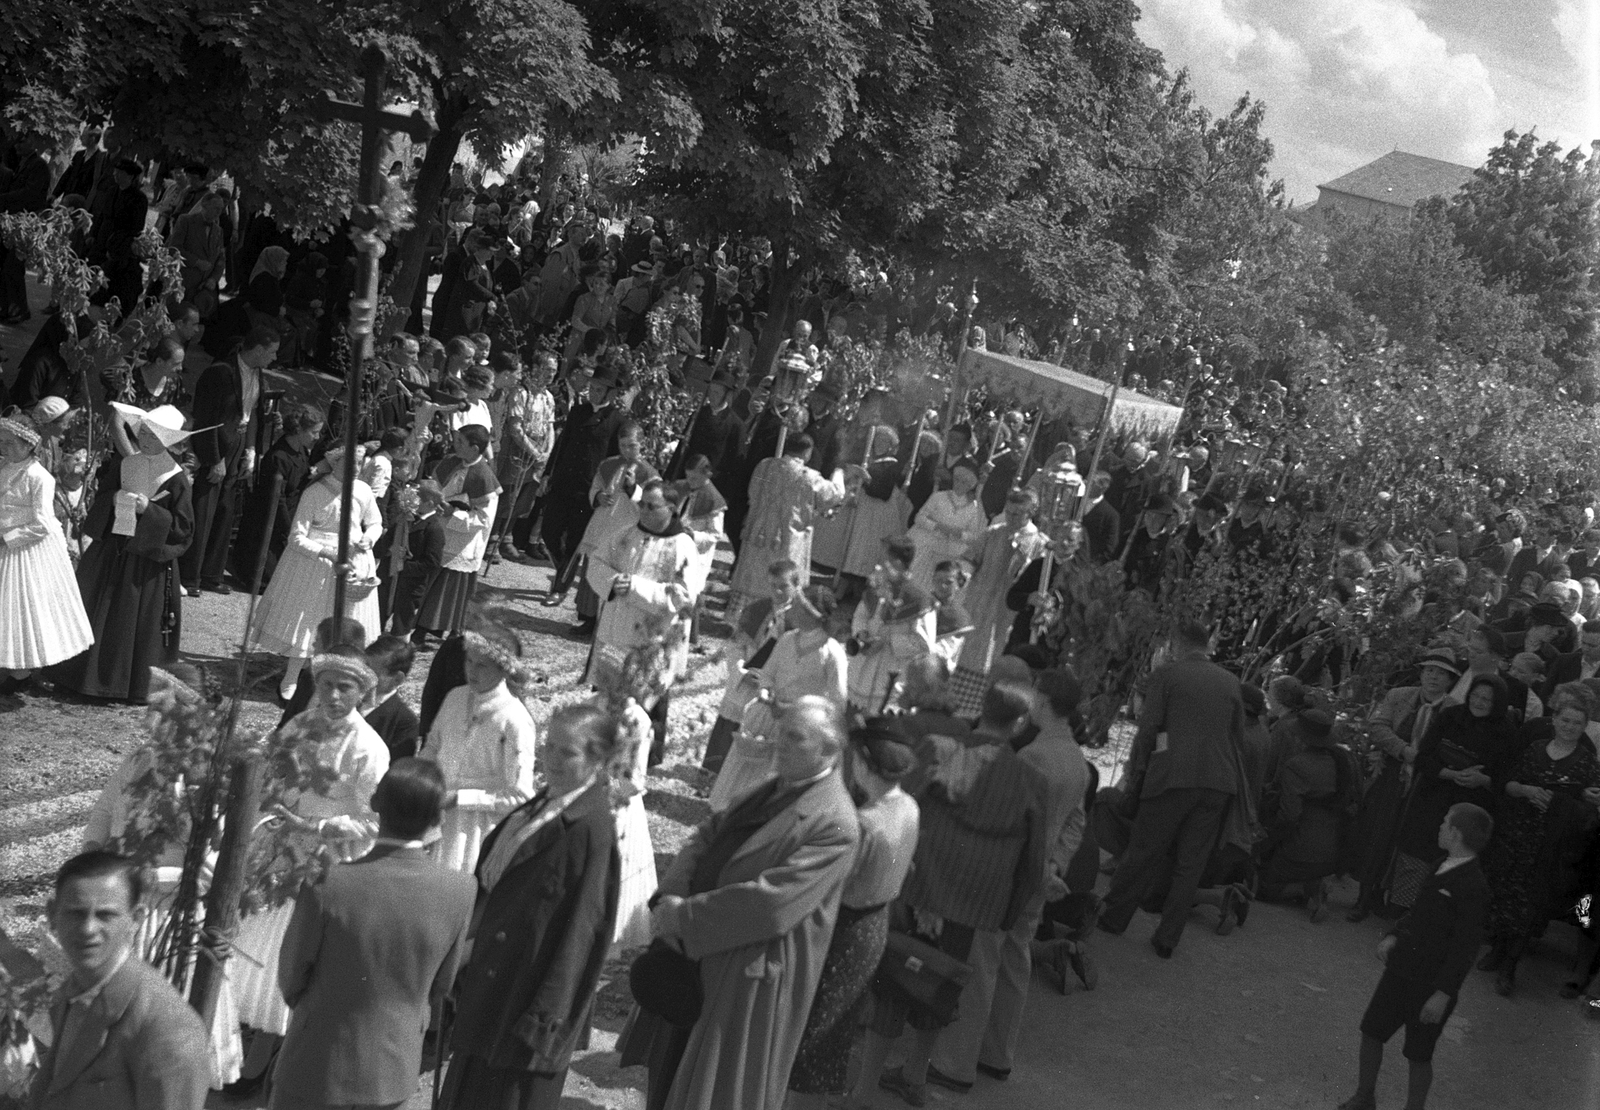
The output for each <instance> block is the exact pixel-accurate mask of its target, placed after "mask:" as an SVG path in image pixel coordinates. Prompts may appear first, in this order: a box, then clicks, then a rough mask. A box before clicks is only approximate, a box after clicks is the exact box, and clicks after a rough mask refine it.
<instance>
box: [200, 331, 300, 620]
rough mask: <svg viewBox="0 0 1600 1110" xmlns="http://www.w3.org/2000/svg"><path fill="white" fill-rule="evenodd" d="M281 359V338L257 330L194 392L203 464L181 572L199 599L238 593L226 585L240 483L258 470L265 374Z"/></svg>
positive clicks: (202, 377)
mask: <svg viewBox="0 0 1600 1110" xmlns="http://www.w3.org/2000/svg"><path fill="white" fill-rule="evenodd" d="M277 357H278V333H277V332H276V331H273V330H272V329H270V328H256V329H254V330H253V331H251V332H250V334H249V335H247V336H245V338H244V341H243V342H242V343H240V344H239V349H238V350H237V351H235V352H234V353H233V355H231V356H230V357H228V358H225V359H221V360H219V361H217V362H214V363H212V364H211V365H210V366H208V367H206V369H205V372H204V373H203V374H201V375H200V380H199V382H198V383H196V385H195V388H194V425H195V427H196V428H198V429H200V430H199V431H197V432H195V433H194V435H192V436H191V437H190V438H189V442H190V444H192V445H193V447H194V455H195V459H196V461H197V462H198V463H199V467H198V469H197V470H196V471H195V475H194V542H193V543H191V544H190V545H189V550H188V551H187V552H185V553H184V556H183V562H182V564H181V565H180V567H179V569H180V570H181V571H182V574H183V585H184V590H185V591H186V592H187V593H188V595H189V596H190V597H198V596H200V587H201V586H202V585H204V586H205V588H206V589H209V590H211V591H213V592H214V593H222V594H229V593H232V592H233V590H232V588H231V587H229V586H228V585H226V584H225V583H224V582H223V581H222V576H223V574H224V573H225V572H226V571H227V568H228V549H229V546H230V544H231V542H232V536H233V517H234V510H235V502H236V500H237V489H238V483H239V480H240V479H241V478H249V477H250V475H251V474H253V473H254V472H255V468H256V425H257V421H256V410H257V407H258V403H259V401H260V399H261V371H263V370H265V369H266V368H267V367H268V366H271V365H272V362H273V360H274V359H276V358H277Z"/></svg>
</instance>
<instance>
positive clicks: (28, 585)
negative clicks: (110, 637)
mask: <svg viewBox="0 0 1600 1110" xmlns="http://www.w3.org/2000/svg"><path fill="white" fill-rule="evenodd" d="M93 646H94V629H93V628H92V627H91V626H90V624H89V615H88V614H87V613H85V612H84V610H83V597H82V595H81V594H79V592H78V580H77V579H76V578H74V577H73V575H72V559H71V557H70V556H68V555H67V541H66V540H64V539H62V538H61V533H60V532H56V531H50V532H47V533H45V536H44V538H43V539H39V540H35V541H33V542H32V543H29V544H24V545H21V546H19V547H12V546H11V545H10V544H7V545H5V546H4V547H0V670H11V671H31V670H37V669H38V668H40V667H48V666H50V665H51V664H52V663H60V662H63V661H64V660H67V659H71V658H72V657H73V656H74V655H81V654H83V653H84V652H86V651H88V650H89V649H90V648H91V647H93Z"/></svg>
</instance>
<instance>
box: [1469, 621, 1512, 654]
mask: <svg viewBox="0 0 1600 1110" xmlns="http://www.w3.org/2000/svg"><path fill="white" fill-rule="evenodd" d="M1472 631H1473V632H1475V633H1476V634H1478V635H1480V636H1482V637H1483V644H1484V646H1485V647H1487V648H1488V649H1489V651H1490V652H1492V653H1493V654H1494V655H1496V656H1497V657H1499V658H1501V659H1504V658H1505V657H1506V655H1507V654H1508V653H1509V649H1508V648H1507V647H1506V637H1505V633H1503V632H1501V631H1500V630H1499V629H1498V628H1495V627H1493V626H1491V625H1487V624H1480V625H1479V626H1478V627H1477V628H1474V629H1473V630H1472Z"/></svg>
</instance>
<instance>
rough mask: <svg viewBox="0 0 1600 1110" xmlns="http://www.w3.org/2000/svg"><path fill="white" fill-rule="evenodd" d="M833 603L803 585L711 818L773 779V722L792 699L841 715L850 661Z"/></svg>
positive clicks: (715, 795)
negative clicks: (817, 702)
mask: <svg viewBox="0 0 1600 1110" xmlns="http://www.w3.org/2000/svg"><path fill="white" fill-rule="evenodd" d="M837 605H838V602H837V601H836V600H835V599H834V595H833V591H832V590H831V589H829V588H828V587H827V586H807V587H806V588H805V589H804V590H802V591H801V593H800V599H799V600H798V601H797V602H796V604H795V605H794V606H793V607H792V608H791V610H790V615H789V623H790V624H791V625H792V626H793V627H792V629H791V630H790V631H788V632H785V633H784V634H783V635H782V636H781V637H779V639H778V644H777V646H776V647H774V648H773V649H772V654H771V655H770V656H768V658H767V661H766V663H764V664H763V665H762V667H761V671H760V681H761V693H760V694H759V695H758V696H757V697H756V698H755V699H754V700H753V701H751V702H750V704H749V705H748V706H747V707H746V708H745V711H744V719H743V723H742V724H741V725H740V727H739V735H738V736H737V737H736V738H735V739H734V741H733V747H732V748H731V749H730V750H729V751H728V758H727V760H726V761H725V762H724V763H723V764H722V770H721V771H719V772H717V781H716V783H715V785H713V786H712V788H711V810H712V812H713V813H717V812H720V811H722V810H724V809H727V808H728V807H729V806H730V805H732V804H733V803H734V802H735V801H736V800H738V799H739V798H741V797H743V796H744V795H745V794H748V793H749V792H750V791H751V790H752V789H754V788H755V787H757V786H759V785H760V784H761V783H763V782H766V781H767V780H768V779H770V778H772V777H773V775H775V774H777V748H776V747H775V741H776V739H777V735H778V730H777V727H776V721H775V717H776V715H777V714H778V713H779V712H781V711H782V710H783V708H784V707H785V706H788V705H790V704H792V703H793V702H794V701H795V699H797V698H802V697H805V696H807V695H815V696H817V697H822V698H826V699H828V701H829V702H830V703H831V704H832V705H833V706H834V707H835V708H836V709H837V710H838V711H839V712H840V713H843V712H844V711H845V705H846V700H847V697H848V692H849V673H850V667H849V664H850V661H849V658H848V657H847V656H846V655H845V651H844V644H842V643H840V642H839V641H838V640H837V639H835V638H834V636H833V633H832V630H831V628H832V625H833V614H834V610H835V608H836V607H837Z"/></svg>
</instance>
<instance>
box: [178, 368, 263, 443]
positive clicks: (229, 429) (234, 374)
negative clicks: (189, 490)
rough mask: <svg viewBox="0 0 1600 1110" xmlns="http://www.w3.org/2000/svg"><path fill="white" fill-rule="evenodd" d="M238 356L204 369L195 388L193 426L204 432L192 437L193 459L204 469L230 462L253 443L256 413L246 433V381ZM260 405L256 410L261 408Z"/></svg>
mask: <svg viewBox="0 0 1600 1110" xmlns="http://www.w3.org/2000/svg"><path fill="white" fill-rule="evenodd" d="M240 374H241V371H240V369H239V363H238V356H237V355H235V356H234V357H233V358H227V359H221V360H219V361H217V362H213V363H212V364H211V365H210V366H208V367H206V368H205V372H204V373H202V374H201V375H200V380H199V381H198V382H196V383H195V387H194V426H195V427H196V428H201V429H204V430H202V431H198V432H196V433H194V435H192V436H190V437H189V443H190V445H191V446H192V447H193V448H194V457H195V459H196V460H197V461H198V462H199V463H200V466H201V468H202V469H204V468H207V467H212V466H215V465H216V464H217V463H219V462H229V463H231V461H232V460H233V459H235V458H237V457H238V454H239V452H240V451H241V450H242V449H243V448H244V447H246V446H248V445H249V444H250V443H252V442H254V439H255V430H256V413H255V412H251V413H250V414H249V415H250V424H249V427H247V428H246V429H245V430H244V432H243V433H241V432H240V429H239V423H240V421H241V420H243V419H244V416H245V412H244V381H243V379H242V378H241V377H240ZM259 407H260V406H259V402H258V404H257V408H259Z"/></svg>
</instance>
